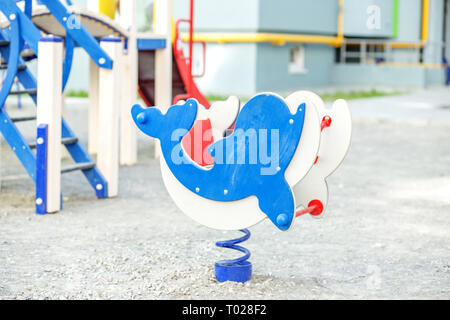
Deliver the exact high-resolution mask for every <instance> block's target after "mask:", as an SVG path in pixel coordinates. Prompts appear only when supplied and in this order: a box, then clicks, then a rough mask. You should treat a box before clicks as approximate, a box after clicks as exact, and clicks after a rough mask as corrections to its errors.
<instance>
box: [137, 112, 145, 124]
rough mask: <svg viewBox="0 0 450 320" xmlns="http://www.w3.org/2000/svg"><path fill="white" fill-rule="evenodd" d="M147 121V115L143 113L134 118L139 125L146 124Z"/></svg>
mask: <svg viewBox="0 0 450 320" xmlns="http://www.w3.org/2000/svg"><path fill="white" fill-rule="evenodd" d="M147 120H148V117H147V114H146V113H145V112H141V113H139V114H138V115H137V116H136V121H137V122H139V123H140V124H144V123H146V122H147Z"/></svg>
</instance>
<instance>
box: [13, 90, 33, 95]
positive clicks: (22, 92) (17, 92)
mask: <svg viewBox="0 0 450 320" xmlns="http://www.w3.org/2000/svg"><path fill="white" fill-rule="evenodd" d="M9 94H14V95H16V94H37V89H24V90H17V91H11V92H10V93H9Z"/></svg>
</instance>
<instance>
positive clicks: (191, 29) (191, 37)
mask: <svg viewBox="0 0 450 320" xmlns="http://www.w3.org/2000/svg"><path fill="white" fill-rule="evenodd" d="M190 1H191V8H190V12H189V20H190V23H189V61H188V63H189V64H188V70H189V88H188V92H189V93H190V92H191V88H192V81H194V80H193V79H192V60H193V59H192V57H193V51H194V50H193V49H194V0H190Z"/></svg>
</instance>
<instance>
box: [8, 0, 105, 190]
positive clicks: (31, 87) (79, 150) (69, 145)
mask: <svg viewBox="0 0 450 320" xmlns="http://www.w3.org/2000/svg"><path fill="white" fill-rule="evenodd" d="M3 4H5V2H4V3H3ZM21 18H22V20H21V19H19V18H17V19H14V20H10V23H11V25H10V28H5V29H3V30H0V54H1V56H2V57H3V59H4V62H3V63H2V64H0V68H1V69H3V70H6V77H5V79H4V81H3V85H2V87H1V90H0V132H1V134H2V135H3V137H4V138H5V140H6V142H7V143H8V144H9V146H10V147H11V149H12V150H13V151H14V153H15V154H16V156H17V158H18V159H19V160H20V162H21V163H22V165H23V167H24V168H25V170H26V171H27V173H28V175H29V176H30V177H31V179H32V180H33V181H34V182H35V183H36V155H35V153H34V152H33V149H35V148H36V143H28V142H27V141H26V140H25V138H24V137H23V135H22V134H21V132H20V130H19V129H18V127H17V124H19V123H21V122H24V121H32V120H35V119H36V117H35V116H29V117H10V116H9V115H8V112H7V110H6V109H5V107H4V106H5V101H6V99H7V97H8V96H9V95H17V94H28V95H29V96H30V97H31V98H32V100H33V101H34V103H35V105H36V104H37V82H36V79H35V77H34V76H33V74H32V73H31V72H30V71H29V70H28V68H27V66H26V64H25V61H24V60H23V59H22V58H21V56H20V52H21V49H22V48H23V45H24V43H25V41H27V42H28V41H29V39H30V38H31V37H30V35H28V37H25V36H24V34H23V33H22V32H21V31H22V30H21V26H22V21H23V20H24V19H23V17H21ZM28 44H29V45H30V46H31V47H32V46H37V44H35V43H33V45H31V43H29V42H28ZM16 77H17V79H18V81H19V83H20V84H21V85H22V86H23V89H21V90H16V91H12V86H13V84H14V79H15V78H16ZM61 140H62V143H63V144H64V146H65V147H66V149H67V150H68V152H69V154H70V155H71V157H72V158H73V160H74V162H75V164H74V165H72V166H70V167H67V168H63V169H62V170H61V173H67V172H72V171H76V170H81V171H82V172H83V174H84V175H85V177H86V178H87V180H88V181H89V183H90V185H91V186H92V188H93V189H94V190H95V193H96V196H97V197H99V198H106V197H107V194H108V192H107V189H108V188H107V187H108V185H107V181H106V180H105V178H104V177H103V175H102V174H101V172H100V171H99V170H98V168H97V166H96V164H95V162H94V161H93V159H92V158H91V157H90V156H89V154H88V153H87V152H86V150H85V149H84V148H83V146H82V145H81V143H80V142H79V140H78V138H77V137H76V135H75V134H74V132H73V131H72V130H71V129H70V127H69V126H68V124H67V123H66V121H65V120H64V119H62V137H61Z"/></svg>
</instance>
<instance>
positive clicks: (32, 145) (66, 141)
mask: <svg viewBox="0 0 450 320" xmlns="http://www.w3.org/2000/svg"><path fill="white" fill-rule="evenodd" d="M77 142H78V138H62V139H61V144H63V145H68V144H75V143H77ZM29 146H30V148H31V149H36V141H34V142H31V143H30V144H29Z"/></svg>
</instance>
